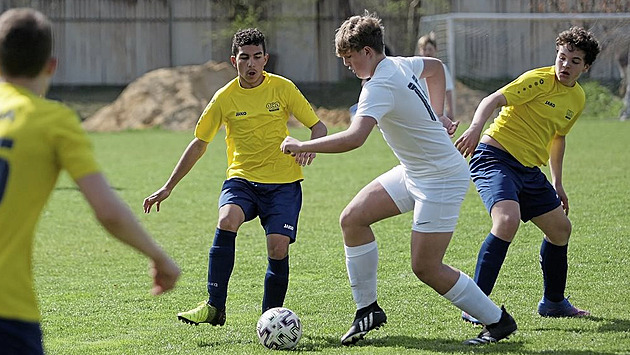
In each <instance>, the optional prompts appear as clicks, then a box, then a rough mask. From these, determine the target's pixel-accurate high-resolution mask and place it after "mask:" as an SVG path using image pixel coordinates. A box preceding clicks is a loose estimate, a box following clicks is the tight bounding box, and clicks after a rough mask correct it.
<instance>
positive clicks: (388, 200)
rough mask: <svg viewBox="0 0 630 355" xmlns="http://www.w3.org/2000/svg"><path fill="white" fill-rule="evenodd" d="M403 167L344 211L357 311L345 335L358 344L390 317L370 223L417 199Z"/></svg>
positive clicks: (378, 181)
mask: <svg viewBox="0 0 630 355" xmlns="http://www.w3.org/2000/svg"><path fill="white" fill-rule="evenodd" d="M402 174H403V170H402V167H400V166H399V167H396V168H394V169H392V170H390V171H388V172H386V173H385V174H383V175H381V176H380V177H378V178H377V179H375V180H374V181H372V182H371V183H369V184H368V185H367V186H365V187H364V188H363V189H361V191H359V193H358V194H357V195H356V196H355V197H354V198H353V199H352V201H351V202H350V203H349V204H348V206H346V208H345V209H344V211H343V212H342V213H341V216H340V218H339V223H340V225H341V229H342V232H343V238H344V244H345V246H344V250H345V254H346V267H347V269H348V278H349V280H350V288H351V290H352V297H353V299H354V301H355V303H356V306H357V311H356V313H355V318H354V321H353V323H352V326H351V327H350V329H349V330H348V332H346V334H344V336H343V337H342V338H341V342H342V344H344V345H350V344H354V343H356V342H357V341H359V340H361V339H362V338H363V337H364V336H365V334H367V332H369V331H370V330H373V329H378V328H379V327H380V326H381V325H382V324H384V323H385V322H386V321H387V317H386V315H385V312H383V310H382V309H381V308H380V307H379V306H378V303H377V301H376V298H377V297H376V270H377V267H378V248H377V244H376V240H375V238H374V233H373V232H372V228H371V227H370V225H371V224H372V223H375V222H377V221H380V220H382V219H385V218H388V217H392V216H395V215H398V214H400V213H401V212H407V211H410V210H411V208H412V207H413V199H412V198H411V197H410V196H409V194H408V193H407V191H406V189H405V187H404V181H403V175H402Z"/></svg>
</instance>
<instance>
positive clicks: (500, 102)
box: [455, 91, 507, 157]
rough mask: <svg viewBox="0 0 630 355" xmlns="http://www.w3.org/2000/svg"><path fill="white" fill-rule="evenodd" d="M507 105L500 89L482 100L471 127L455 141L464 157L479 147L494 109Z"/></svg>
mask: <svg viewBox="0 0 630 355" xmlns="http://www.w3.org/2000/svg"><path fill="white" fill-rule="evenodd" d="M505 105H507V100H506V99H505V96H504V95H503V94H502V93H501V92H500V91H496V92H494V93H493V94H491V95H489V96H486V97H485V98H484V99H483V100H481V102H480V103H479V106H477V110H475V114H474V115H473V119H472V123H471V124H470V127H468V129H467V130H465V131H464V133H462V135H461V136H460V137H459V138H457V140H456V141H455V147H457V150H459V152H460V153H462V155H463V156H464V157H467V156H469V155H472V154H473V152H474V151H475V148H477V144H479V138H480V137H481V131H482V130H483V126H484V125H485V124H486V121H488V119H489V118H490V116H491V115H492V113H493V112H494V110H496V109H497V108H499V107H501V106H505Z"/></svg>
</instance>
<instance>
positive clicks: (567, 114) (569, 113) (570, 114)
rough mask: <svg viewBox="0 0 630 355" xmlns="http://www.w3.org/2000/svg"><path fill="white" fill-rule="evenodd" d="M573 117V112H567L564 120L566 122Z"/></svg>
mask: <svg viewBox="0 0 630 355" xmlns="http://www.w3.org/2000/svg"><path fill="white" fill-rule="evenodd" d="M573 115H575V113H574V112H573V111H571V110H567V113H566V114H565V115H564V118H566V119H567V120H570V119H572V118H573Z"/></svg>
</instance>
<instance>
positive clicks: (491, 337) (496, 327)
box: [464, 306, 517, 345]
mask: <svg viewBox="0 0 630 355" xmlns="http://www.w3.org/2000/svg"><path fill="white" fill-rule="evenodd" d="M516 328H517V326H516V321H514V318H512V316H511V315H510V314H509V313H508V312H507V311H506V310H505V307H503V306H501V318H500V319H499V321H498V322H496V323H494V324H489V325H485V326H484V327H483V329H482V330H481V333H479V335H477V337H476V338H472V339H468V340H466V341H464V345H483V344H488V343H496V342H498V341H499V340H501V339H508V337H509V336H510V335H511V334H512V333H514V332H515V331H516Z"/></svg>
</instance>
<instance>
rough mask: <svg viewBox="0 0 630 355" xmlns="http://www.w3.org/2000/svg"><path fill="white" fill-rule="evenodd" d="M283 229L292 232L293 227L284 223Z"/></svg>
mask: <svg viewBox="0 0 630 355" xmlns="http://www.w3.org/2000/svg"><path fill="white" fill-rule="evenodd" d="M284 229H288V230H290V231H292V230H294V227H293V226H292V225H289V224H286V223H285V224H284Z"/></svg>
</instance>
